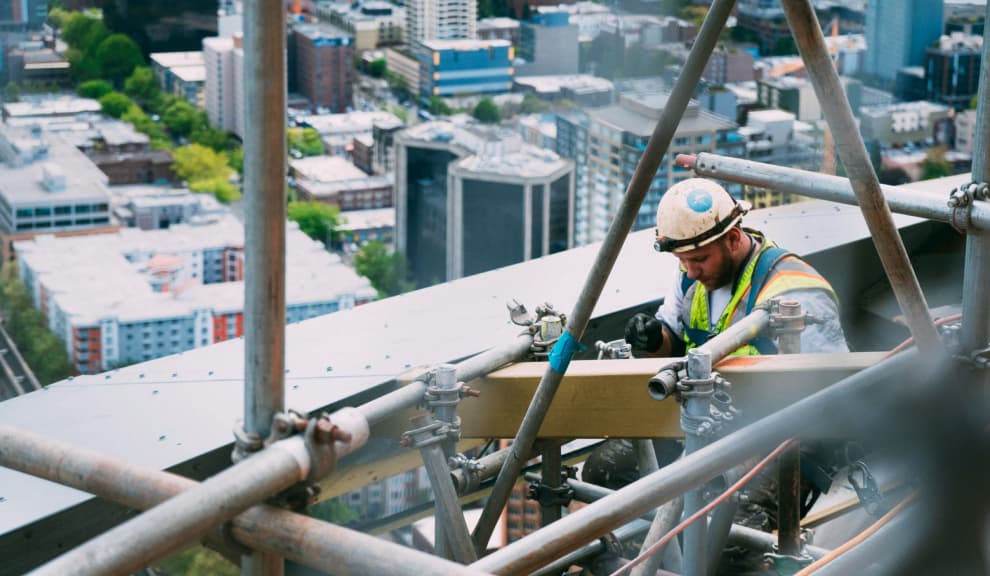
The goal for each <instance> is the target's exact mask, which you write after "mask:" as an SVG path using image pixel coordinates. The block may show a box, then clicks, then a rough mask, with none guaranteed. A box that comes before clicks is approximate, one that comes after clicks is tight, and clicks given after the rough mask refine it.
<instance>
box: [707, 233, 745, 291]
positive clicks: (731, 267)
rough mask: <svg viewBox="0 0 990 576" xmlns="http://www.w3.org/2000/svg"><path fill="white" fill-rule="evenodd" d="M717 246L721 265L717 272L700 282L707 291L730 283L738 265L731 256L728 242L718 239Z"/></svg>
mask: <svg viewBox="0 0 990 576" xmlns="http://www.w3.org/2000/svg"><path fill="white" fill-rule="evenodd" d="M717 246H718V252H719V257H720V258H721V260H722V266H720V267H719V270H718V274H717V275H716V276H714V277H712V279H711V280H710V281H707V282H705V281H703V282H702V284H704V285H705V288H707V289H708V290H709V291H712V290H718V289H719V288H723V287H725V286H728V285H730V284H731V283H732V280H733V279H734V278H735V276H736V268H737V267H738V266H736V262H735V260H733V258H732V251H730V250H729V246H728V243H727V242H725V241H722V240H719V242H718V244H717Z"/></svg>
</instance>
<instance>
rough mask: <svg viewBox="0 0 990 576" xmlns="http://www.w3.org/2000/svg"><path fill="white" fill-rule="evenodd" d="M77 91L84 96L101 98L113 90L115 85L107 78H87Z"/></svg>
mask: <svg viewBox="0 0 990 576" xmlns="http://www.w3.org/2000/svg"><path fill="white" fill-rule="evenodd" d="M76 91H77V92H78V93H79V95H80V96H82V97H83V98H95V99H97V100H99V99H100V98H103V97H104V96H106V95H107V94H109V93H111V92H113V86H111V85H110V83H109V82H107V81H106V80H87V81H85V82H83V83H82V84H80V85H79V88H78V89H77V90H76Z"/></svg>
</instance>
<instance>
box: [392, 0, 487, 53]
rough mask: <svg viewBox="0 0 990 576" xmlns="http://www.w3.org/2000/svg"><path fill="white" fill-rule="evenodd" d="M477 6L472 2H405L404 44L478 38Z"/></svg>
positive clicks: (460, 0)
mask: <svg viewBox="0 0 990 576" xmlns="http://www.w3.org/2000/svg"><path fill="white" fill-rule="evenodd" d="M477 26H478V5H477V3H476V2H475V1H474V0H407V2H406V43H407V44H409V45H412V46H415V45H417V44H421V43H423V42H427V41H430V40H474V39H476V38H477V37H478V32H477V30H478V28H477Z"/></svg>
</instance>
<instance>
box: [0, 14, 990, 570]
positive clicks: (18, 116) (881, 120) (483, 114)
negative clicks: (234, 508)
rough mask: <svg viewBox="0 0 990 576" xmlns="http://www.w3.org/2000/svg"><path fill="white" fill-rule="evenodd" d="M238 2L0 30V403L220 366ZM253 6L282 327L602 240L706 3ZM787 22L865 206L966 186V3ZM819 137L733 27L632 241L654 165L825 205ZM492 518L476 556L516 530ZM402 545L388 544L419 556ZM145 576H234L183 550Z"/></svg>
mask: <svg viewBox="0 0 990 576" xmlns="http://www.w3.org/2000/svg"><path fill="white" fill-rule="evenodd" d="M250 1H251V0H247V1H246V2H242V0H219V2H210V1H207V0H200V1H190V0H172V1H171V2H161V1H158V0H148V1H143V2H131V1H128V0H8V1H6V2H5V1H3V0H0V85H2V87H3V91H2V94H0V100H2V108H0V112H2V124H0V257H2V260H0V316H2V319H3V321H2V325H3V328H2V329H3V330H4V331H5V334H3V338H4V339H5V340H4V341H5V342H9V344H4V345H3V350H4V352H3V354H0V356H4V355H5V354H6V350H7V349H8V348H13V349H14V351H13V352H12V353H11V355H10V356H13V355H14V354H16V355H17V357H18V358H23V360H20V362H22V363H23V370H24V371H25V372H26V374H25V375H23V376H21V375H17V376H14V378H15V379H16V382H14V386H13V387H12V390H13V391H12V392H7V391H4V392H3V396H0V400H6V399H7V397H10V396H13V395H16V394H18V392H17V390H16V389H17V388H20V393H23V392H25V391H29V389H26V388H25V387H26V386H28V384H29V383H30V382H34V385H35V386H39V387H44V386H47V385H49V384H51V383H55V382H61V381H65V380H66V379H70V378H79V377H87V376H94V375H102V374H104V373H107V374H109V373H111V372H112V371H115V370H119V369H122V368H125V367H128V366H132V365H140V364H141V363H145V362H150V361H155V360H159V359H163V358H168V357H173V356H175V355H184V354H190V353H195V352H196V351H198V350H200V349H205V348H209V347H213V346H217V345H219V344H220V343H225V342H229V341H235V340H239V339H241V338H242V337H244V335H245V314H246V313H247V312H246V310H247V308H248V305H247V303H246V300H245V260H246V259H250V258H251V254H249V253H247V250H246V248H245V234H246V231H245V199H244V198H243V193H244V189H243V188H242V186H243V180H244V142H245V141H246V140H247V138H248V137H249V135H250V132H251V131H252V130H255V127H254V126H252V125H251V124H250V123H249V122H246V115H245V108H246V101H245V84H246V79H245V74H246V72H245V45H244V29H245V28H244V23H243V16H244V11H245V6H244V4H246V3H247V2H250ZM282 4H284V18H285V30H286V46H285V49H286V50H285V70H286V78H285V81H286V86H287V93H286V104H287V109H286V110H285V119H286V126H285V127H286V136H287V152H288V156H287V158H286V166H287V173H286V182H285V195H286V202H287V214H288V220H289V222H288V223H287V231H286V237H285V308H286V323H289V324H294V323H299V322H303V321H306V320H310V319H314V318H319V317H322V316H325V315H329V314H342V313H346V312H348V311H353V310H355V309H356V308H359V307H361V306H364V305H368V304H371V303H374V302H378V301H381V300H384V299H388V298H394V297H399V296H400V295H403V294H407V293H409V292H413V291H416V290H421V289H430V288H431V287H434V289H442V285H444V284H446V283H450V282H452V281H455V280H459V279H465V278H468V277H472V276H475V275H479V274H482V273H486V272H491V271H495V270H499V269H503V268H506V267H510V266H513V265H517V264H521V263H524V262H528V261H532V260H536V259H540V258H543V257H546V256H549V255H552V254H558V253H563V252H567V251H577V250H581V249H582V248H587V247H591V246H594V245H597V244H598V243H601V242H602V241H603V240H606V238H607V236H608V234H609V229H610V226H611V224H612V222H613V220H614V219H615V218H616V217H617V215H618V213H619V210H620V206H621V205H622V201H623V198H624V196H625V195H626V194H627V193H628V186H629V185H630V182H631V181H632V180H633V176H634V174H635V173H636V171H637V167H638V166H639V164H640V162H641V160H642V159H643V156H644V152H645V151H646V149H647V144H648V142H649V141H650V138H651V135H652V134H653V132H654V126H655V125H656V124H657V122H658V120H659V119H660V118H661V116H662V114H663V111H664V110H665V108H666V107H667V106H668V103H669V102H671V101H672V98H673V96H672V90H673V88H674V86H675V83H676V82H677V79H678V77H679V76H680V74H681V73H682V71H683V68H684V65H685V62H686V61H687V58H688V55H689V52H690V50H691V48H692V45H693V44H694V42H695V41H696V39H697V37H698V35H699V30H700V28H701V26H702V22H703V20H704V18H705V16H706V14H707V13H708V11H709V9H710V6H711V5H712V2H711V0H708V1H706V0H603V1H599V0H595V1H586V0H572V1H569V2H561V1H560V0H354V1H353V2H350V1H347V0H343V1H331V0H286V1H284V2H283V3H282ZM813 5H814V9H815V12H816V15H817V18H818V21H819V22H820V23H821V27H822V32H823V34H824V37H825V43H826V47H827V51H828V55H829V57H830V59H831V61H832V63H833V65H834V67H835V70H836V71H837V73H838V75H839V79H840V82H841V87H842V90H843V91H844V92H845V97H846V98H847V100H848V102H849V105H850V108H851V109H852V111H853V114H854V115H855V119H856V121H857V123H858V127H859V131H860V137H861V138H862V140H863V143H864V144H865V147H866V150H867V152H868V154H869V159H870V162H871V163H872V165H873V169H874V171H875V173H876V175H877V177H878V179H879V182H880V183H881V184H884V185H904V184H911V183H916V182H921V181H926V180H932V179H939V178H947V177H950V176H955V175H963V174H967V173H969V172H970V171H971V170H973V165H974V144H975V142H976V141H977V139H978V135H977V131H978V130H979V122H978V116H977V108H978V106H979V103H980V102H979V100H980V98H981V95H980V92H979V88H980V85H979V84H980V70H981V64H982V54H983V52H984V47H983V39H984V34H985V20H986V15H987V7H986V2H985V0H984V1H979V0H815V1H814V2H813ZM836 137H837V135H834V134H832V132H831V130H830V128H829V126H828V124H827V123H826V121H825V111H824V110H823V105H822V103H821V102H820V101H819V98H818V96H817V95H816V91H815V87H814V86H813V82H812V79H811V77H810V73H809V70H808V69H807V68H806V63H805V61H804V60H802V58H801V56H800V55H799V54H798V46H797V44H796V42H795V40H794V38H793V34H792V32H791V30H790V28H789V27H788V24H787V20H786V18H785V11H784V9H783V8H781V6H780V2H778V1H776V0H737V2H736V6H735V8H734V9H733V11H732V14H731V16H730V17H729V21H728V24H727V27H726V28H725V30H723V32H722V34H721V36H720V37H719V41H718V44H717V47H716V48H715V50H714V51H713V52H712V54H711V56H710V58H709V60H708V62H707V65H706V66H705V68H704V71H703V73H702V74H701V81H700V82H698V84H697V86H696V87H695V89H694V93H693V97H692V99H691V100H690V102H689V103H688V104H687V107H686V109H685V110H684V112H683V114H682V115H681V119H680V122H679V124H678V125H677V128H676V132H675V133H674V136H673V138H672V140H671V142H670V146H669V148H668V149H667V152H666V154H665V155H664V157H663V158H662V159H661V161H660V164H659V168H658V170H657V172H656V176H655V178H654V179H653V180H652V183H651V184H650V186H649V190H648V191H647V193H646V196H645V199H644V201H643V202H642V205H641V207H640V208H639V211H638V213H637V215H636V218H635V222H634V224H633V228H632V230H633V231H640V230H652V229H654V227H655V226H657V205H658V203H659V202H660V200H661V198H662V197H663V196H664V194H665V192H666V191H667V190H668V189H671V188H672V187H673V186H674V185H676V184H677V183H679V182H682V181H685V180H687V179H689V178H692V177H694V176H695V174H694V173H693V171H692V170H691V169H689V168H688V167H686V166H684V165H683V163H681V162H679V161H678V156H679V155H698V154H703V153H711V154H717V155H720V156H725V157H732V158H738V159H743V160H752V161H756V162H761V163H765V164H770V165H774V166H780V167H784V168H795V169H801V170H806V171H810V172H816V173H820V174H826V175H837V176H845V175H846V170H845V168H844V166H843V164H842V161H841V160H840V158H839V155H838V153H837V150H836V146H837V145H836ZM720 183H721V184H722V185H723V186H724V188H725V189H726V190H727V191H728V192H729V193H730V194H731V196H732V197H733V198H734V199H735V200H738V201H746V202H748V203H749V204H750V205H752V207H753V208H755V209H765V208H777V207H785V206H790V205H799V204H802V203H804V202H808V201H809V200H810V199H809V198H807V197H804V196H801V195H799V194H795V193H792V192H789V191H782V190H776V189H773V188H764V187H758V186H754V185H747V184H741V183H738V182H733V181H730V180H720ZM664 289H666V286H662V287H656V291H657V292H658V296H659V295H661V294H662V291H663V290H664ZM438 294H439V292H438ZM451 305H452V306H453V305H454V303H451ZM500 305H501V303H500ZM654 309H655V308H654ZM451 314H454V312H451ZM458 318H459V317H458ZM446 321H447V322H452V323H458V322H460V320H459V319H455V318H453V317H452V318H449V319H446ZM386 326H387V325H386ZM621 336H622V335H621V333H620V334H617V335H616V337H617V338H621ZM352 337H354V338H360V337H359V336H353V335H352ZM7 357H8V358H9V356H7ZM385 358H389V357H388V355H386V356H385ZM5 366H6V365H5ZM369 366H370V365H369ZM406 367H407V368H408V367H409V366H406ZM565 368H566V365H565ZM4 369H5V370H6V372H8V373H10V371H11V369H10V368H6V367H5V368H4ZM14 372H16V373H17V374H20V373H21V369H17V368H15V369H14ZM327 372H328V373H329V372H330V368H329V367H328V368H327ZM210 374H211V375H212V374H213V372H212V371H211V372H210ZM173 376H174V374H173ZM142 377H143V375H142ZM107 378H108V379H109V376H108V377H107ZM506 446H508V442H506V441H504V440H503V441H501V443H499V442H495V443H494V447H492V446H488V447H479V446H473V447H472V449H474V450H475V451H476V452H475V453H477V454H481V453H485V450H486V449H490V448H494V449H498V448H500V447H501V448H504V447H506ZM431 485H432V482H431V479H430V477H429V475H428V474H427V470H426V468H422V467H420V468H415V469H412V470H409V471H404V472H402V473H400V474H396V475H390V476H389V477H387V478H377V479H376V481H375V482H368V483H366V484H365V485H363V486H362V487H361V488H359V489H356V490H354V491H350V492H347V493H345V494H341V495H339V496H338V497H335V498H333V499H330V500H326V501H324V502H322V503H320V504H318V505H317V506H316V507H315V508H314V510H313V511H312V514H313V515H314V516H318V517H322V518H324V519H328V520H332V521H334V522H337V523H340V524H344V525H348V526H352V527H356V528H357V529H360V530H367V531H372V530H384V528H383V527H386V526H389V525H390V519H391V518H392V517H394V516H396V515H400V514H401V513H404V512H405V513H411V512H410V511H415V510H418V509H419V508H421V507H422V506H423V505H425V504H427V503H430V502H432V501H433V499H434V497H435V495H434V491H433V489H432V488H431ZM514 490H515V491H514V492H513V496H512V498H511V499H510V500H509V503H508V506H507V508H506V510H505V511H504V512H503V513H502V515H501V517H500V529H499V530H498V531H497V533H496V534H495V536H493V544H492V545H491V548H500V547H502V546H504V545H506V544H509V543H511V542H513V541H516V540H518V539H520V538H523V537H524V536H525V535H526V534H529V533H531V532H534V531H536V530H537V529H538V528H539V527H540V525H541V524H540V509H541V506H540V503H538V502H536V501H534V500H532V499H527V498H526V490H525V489H524V488H523V487H522V486H521V485H520V486H517V487H516V488H515V489H514ZM0 496H2V490H0ZM2 502H3V498H2V497H0V503H2ZM0 506H2V504H0ZM475 512H477V513H480V510H473V509H472V510H466V511H465V515H469V516H470V515H474V516H476V514H475ZM0 513H2V508H0ZM428 520H430V521H432V518H430V519H428ZM472 521H475V522H476V521H478V519H477V517H474V518H473V520H472ZM424 522H425V521H424V520H420V521H418V522H416V523H410V524H409V525H406V526H404V527H402V528H401V529H398V530H395V531H394V532H393V533H392V534H391V536H390V537H391V538H393V539H395V540H396V541H397V542H400V543H402V544H405V545H408V546H412V547H418V548H420V549H423V550H428V551H431V552H432V551H433V550H434V547H435V546H440V544H439V543H437V542H435V541H434V538H435V533H434V530H435V529H434V527H433V525H432V524H429V523H428V522H426V523H424ZM437 534H439V532H437ZM2 563H3V562H2V561H0V564H2ZM151 570H154V572H149V573H155V574H221V573H222V574H226V573H230V574H234V573H237V571H238V568H237V567H236V566H235V565H234V564H231V563H229V562H227V561H226V560H223V559H222V558H221V557H220V556H219V555H216V554H214V553H212V552H207V551H206V550H205V549H204V548H195V549H193V550H192V551H190V552H186V553H183V554H180V555H177V556H173V557H172V558H170V559H169V560H167V561H164V562H162V563H159V564H158V565H156V566H155V567H154V568H152V569H151ZM5 573H7V572H6V571H5V570H4V569H3V568H2V567H0V574H5ZM11 573H14V572H11ZM587 573H597V572H587Z"/></svg>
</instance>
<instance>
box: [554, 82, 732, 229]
mask: <svg viewBox="0 0 990 576" xmlns="http://www.w3.org/2000/svg"><path fill="white" fill-rule="evenodd" d="M668 96H669V94H668V93H649V94H642V93H639V94H623V95H621V96H620V97H619V101H618V103H616V104H613V105H611V106H606V107H603V108H595V109H590V110H586V111H584V112H573V113H566V114H561V115H559V116H558V117H557V152H558V153H559V154H560V155H561V156H564V157H567V158H572V159H573V160H574V162H575V165H576V166H577V170H576V172H575V179H576V202H575V204H576V205H575V210H574V218H575V220H574V231H575V238H574V240H575V244H576V245H583V244H588V243H590V242H596V241H598V240H601V239H603V238H604V237H605V234H606V233H607V231H608V226H609V224H610V223H611V221H612V219H613V218H614V216H615V213H616V210H617V208H618V206H619V203H620V201H621V199H622V196H623V194H625V191H626V187H627V185H628V184H629V181H630V180H631V179H632V175H633V173H634V172H635V170H636V166H637V165H638V163H639V159H640V157H641V156H642V154H643V150H645V149H646V143H647V141H648V140H649V138H650V135H651V134H652V132H653V128H654V126H655V125H656V123H657V119H658V118H659V117H660V113H661V112H662V111H663V108H664V106H665V105H666V103H667V98H668ZM744 150H745V143H744V142H743V140H742V138H741V137H740V136H739V134H738V133H737V130H736V124H735V123H733V122H731V121H729V120H728V119H726V118H723V117H721V116H716V115H714V114H712V113H710V112H708V111H707V110H704V109H702V108H701V107H700V106H699V105H698V102H696V101H693V100H692V101H691V103H690V105H689V106H688V108H687V109H686V111H685V112H684V115H683V116H682V118H681V122H680V124H679V125H678V128H677V132H676V133H675V135H674V139H673V141H672V142H671V145H670V149H669V151H668V153H667V154H666V156H664V159H663V161H662V162H661V164H660V168H659V169H658V171H657V176H656V178H655V179H654V181H653V184H652V185H651V186H650V190H649V192H648V193H647V195H646V199H645V200H644V202H643V205H642V208H641V209H640V212H639V214H638V215H637V218H636V222H635V224H634V229H635V230H642V229H644V228H650V227H653V226H655V225H656V206H657V202H659V200H660V196H661V195H663V192H664V191H665V190H667V188H669V187H670V186H672V185H673V184H674V183H675V182H678V181H680V180H683V179H685V178H688V177H690V175H691V174H690V172H689V171H687V170H684V169H682V168H680V167H678V166H675V164H674V158H675V157H676V156H677V154H682V153H685V154H691V153H696V152H703V151H704V152H718V153H721V154H726V155H732V156H741V155H743V154H744ZM729 189H730V191H733V192H735V191H737V187H731V186H730V187H729Z"/></svg>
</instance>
